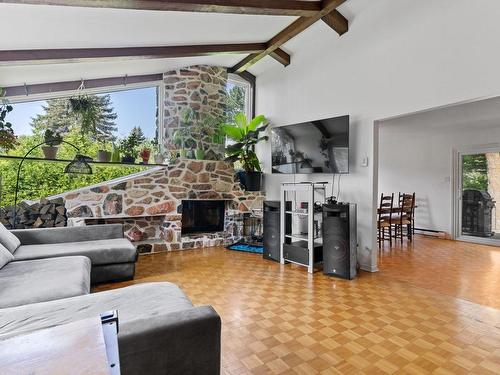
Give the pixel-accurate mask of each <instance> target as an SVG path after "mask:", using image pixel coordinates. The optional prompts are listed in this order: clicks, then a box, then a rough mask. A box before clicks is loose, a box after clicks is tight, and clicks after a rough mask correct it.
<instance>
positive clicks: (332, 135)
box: [271, 116, 349, 174]
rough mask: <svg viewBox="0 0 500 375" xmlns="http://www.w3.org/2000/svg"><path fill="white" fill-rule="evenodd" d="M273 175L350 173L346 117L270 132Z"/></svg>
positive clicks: (311, 122)
mask: <svg viewBox="0 0 500 375" xmlns="http://www.w3.org/2000/svg"><path fill="white" fill-rule="evenodd" d="M271 161H272V172H273V173H292V174H300V173H349V116H340V117H333V118H328V119H324V120H315V121H309V122H303V123H301V124H295V125H287V126H280V127H274V128H272V129H271Z"/></svg>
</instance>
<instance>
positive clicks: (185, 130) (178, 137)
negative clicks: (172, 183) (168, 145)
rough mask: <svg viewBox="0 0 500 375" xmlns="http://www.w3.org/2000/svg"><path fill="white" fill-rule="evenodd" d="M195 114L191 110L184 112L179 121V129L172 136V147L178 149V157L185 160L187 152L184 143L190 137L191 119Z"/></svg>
mask: <svg viewBox="0 0 500 375" xmlns="http://www.w3.org/2000/svg"><path fill="white" fill-rule="evenodd" d="M194 117H195V113H194V111H193V110H191V109H188V110H185V111H184V112H183V113H182V115H181V119H180V121H179V128H178V129H177V130H175V131H174V133H173V134H172V141H173V143H174V145H176V146H177V147H179V157H181V158H186V157H187V156H188V150H187V149H186V141H187V140H189V139H190V138H191V137H192V134H191V127H192V126H193V119H194Z"/></svg>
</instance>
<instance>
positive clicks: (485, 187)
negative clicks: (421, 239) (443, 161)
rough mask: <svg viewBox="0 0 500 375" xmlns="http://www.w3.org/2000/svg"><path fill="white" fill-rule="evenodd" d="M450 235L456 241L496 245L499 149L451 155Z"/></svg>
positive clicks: (499, 224) (499, 239) (499, 242)
mask: <svg viewBox="0 0 500 375" xmlns="http://www.w3.org/2000/svg"><path fill="white" fill-rule="evenodd" d="M455 171H456V178H455V184H454V185H455V189H454V190H455V192H454V203H455V209H454V218H453V219H454V223H455V228H454V234H455V236H454V237H455V238H456V239H457V240H461V241H468V242H476V243H483V244H491V245H500V216H499V215H497V205H500V147H498V146H490V147H489V146H483V147H480V146H479V147H469V148H467V149H463V150H460V151H457V152H455Z"/></svg>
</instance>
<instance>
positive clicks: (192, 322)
mask: <svg viewBox="0 0 500 375" xmlns="http://www.w3.org/2000/svg"><path fill="white" fill-rule="evenodd" d="M118 344H119V351H120V366H121V369H122V373H123V374H127V375H136V374H137V375H139V374H150V375H155V374H169V375H174V374H182V375H187V374H206V375H211V374H213V375H216V374H217V375H218V374H220V358H221V320H220V317H219V315H218V314H217V312H215V310H214V309H213V308H212V307H211V306H201V307H193V308H191V309H187V310H181V311H176V312H172V313H168V314H163V315H159V316H153V317H148V318H144V319H138V320H134V321H132V322H127V324H124V325H123V326H120V332H119V334H118Z"/></svg>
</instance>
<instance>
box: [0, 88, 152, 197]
mask: <svg viewBox="0 0 500 375" xmlns="http://www.w3.org/2000/svg"><path fill="white" fill-rule="evenodd" d="M158 91H159V90H158V87H157V86H149V87H144V86H143V87H137V86H136V87H135V88H130V89H128V88H127V89H124V90H119V91H110V90H109V89H108V90H102V89H101V90H99V91H95V90H94V91H85V95H87V94H88V97H89V98H92V101H91V103H93V105H95V106H96V108H97V109H98V110H96V111H94V112H89V113H94V114H96V116H99V119H100V120H99V121H98V122H97V126H96V131H90V132H85V131H82V127H83V125H82V124H83V123H84V121H82V119H83V118H82V115H81V114H78V113H76V112H75V111H74V107H73V106H72V105H74V104H72V103H70V96H69V95H68V94H66V95H64V96H62V95H59V96H53V97H51V98H41V97H39V96H38V97H35V98H36V99H38V100H35V101H24V102H14V103H11V105H12V107H13V110H12V112H10V113H8V115H7V117H6V120H7V121H9V122H11V123H12V127H13V130H14V133H15V134H16V135H17V137H18V144H17V145H16V146H15V148H13V149H12V150H9V151H7V152H6V151H5V150H2V152H1V155H0V177H1V185H2V186H1V188H2V189H1V197H0V199H1V201H0V206H8V205H10V204H12V202H13V195H14V190H15V183H16V173H17V168H18V165H19V162H20V159H16V158H15V157H22V156H24V155H25V154H26V152H27V151H28V150H29V149H30V148H31V147H33V146H35V145H36V144H38V143H40V142H42V141H43V139H44V135H45V132H46V130H47V129H50V130H51V131H54V132H57V133H58V134H60V135H62V136H63V139H64V140H65V141H67V142H70V143H72V144H74V145H75V146H77V147H78V149H79V151H80V153H81V154H84V155H86V156H89V157H91V158H93V159H94V160H97V154H98V150H100V149H104V150H107V151H112V150H113V149H114V148H119V147H118V146H119V144H120V141H121V140H122V139H124V138H127V137H130V136H131V134H134V136H135V137H136V138H137V139H138V140H139V142H138V146H136V147H135V149H134V151H133V154H134V156H135V157H136V158H138V152H139V151H140V149H141V148H143V147H147V148H155V145H156V144H157V143H158V139H157V138H158V137H157V126H156V125H157V122H158V121H160V119H159V118H158V115H159V114H161V113H160V112H161V111H158V102H159V100H161V99H158V95H159V92H158ZM72 94H73V96H72V98H78V95H75V94H80V93H79V92H77V93H72ZM32 98H33V97H27V99H32ZM160 141H161V140H160ZM58 148H59V149H58V154H57V159H66V160H68V159H73V157H74V156H75V154H76V153H77V152H76V150H75V149H74V148H73V147H71V146H69V145H67V144H65V143H62V144H61V145H60V146H59V147H58ZM123 151H124V150H123ZM154 152H155V151H153V153H154ZM2 155H4V156H10V157H14V158H6V157H3V158H2V157H1V156H2ZM122 156H123V152H122ZM30 157H43V152H42V148H41V147H38V148H36V149H35V150H33V152H32V153H31V154H30ZM65 166H66V163H53V162H43V161H42V162H40V161H34V160H27V161H25V162H24V164H23V168H22V173H21V176H20V189H19V200H23V199H28V200H36V199H39V198H41V197H48V196H52V195H56V194H60V193H63V192H65V191H71V190H74V189H78V188H81V187H84V186H88V185H94V184H98V183H101V182H104V181H107V180H112V179H115V178H119V177H122V176H126V175H129V174H132V173H136V172H139V171H142V170H144V169H145V168H146V167H141V166H137V165H135V166H134V165H132V166H127V165H113V164H109V165H108V164H104V165H103V164H94V165H93V166H92V169H93V174H92V175H69V174H65V173H64V168H65Z"/></svg>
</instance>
